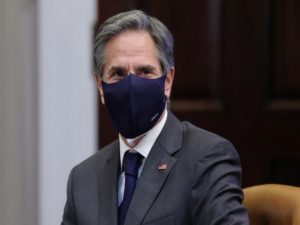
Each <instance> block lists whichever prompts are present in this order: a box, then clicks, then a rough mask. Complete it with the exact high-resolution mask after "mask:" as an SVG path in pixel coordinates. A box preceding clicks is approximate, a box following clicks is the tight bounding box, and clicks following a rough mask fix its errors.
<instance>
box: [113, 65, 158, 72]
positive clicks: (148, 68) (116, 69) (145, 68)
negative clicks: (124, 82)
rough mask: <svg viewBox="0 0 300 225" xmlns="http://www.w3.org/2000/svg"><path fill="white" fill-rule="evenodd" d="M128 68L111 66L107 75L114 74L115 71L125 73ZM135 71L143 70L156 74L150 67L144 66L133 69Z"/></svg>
mask: <svg viewBox="0 0 300 225" xmlns="http://www.w3.org/2000/svg"><path fill="white" fill-rule="evenodd" d="M127 69H128V68H127V67H123V66H113V67H111V68H110V69H109V70H108V74H114V73H115V72H117V71H122V72H124V71H126V70H127ZM135 70H137V71H143V70H150V71H152V72H156V68H155V67H154V66H152V65H149V64H146V65H140V66H137V67H136V68H135Z"/></svg>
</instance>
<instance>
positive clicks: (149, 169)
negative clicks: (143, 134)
mask: <svg viewBox="0 0 300 225" xmlns="http://www.w3.org/2000/svg"><path fill="white" fill-rule="evenodd" d="M176 161H177V159H176V158H174V157H172V156H170V155H169V154H168V153H167V152H166V151H165V150H163V149H162V147H161V145H160V144H159V143H158V142H156V143H155V145H154V146H153V148H152V150H151V152H150V154H149V156H148V158H147V160H146V162H145V166H144V169H143V171H142V174H141V176H140V179H139V180H138V183H137V186H136V189H135V193H134V195H133V198H132V201H131V203H130V207H129V210H128V214H127V217H126V218H127V219H126V221H125V225H140V224H141V223H142V221H143V219H144V217H145V215H146V214H147V212H148V210H149V209H150V207H151V205H152V203H153V202H154V200H155V199H156V197H157V195H158V194H159V192H160V190H161V189H162V188H163V185H164V183H165V181H166V179H167V177H168V175H169V173H170V171H171V170H172V168H173V167H174V165H175V164H176Z"/></svg>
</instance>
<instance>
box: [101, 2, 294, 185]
mask: <svg viewBox="0 0 300 225" xmlns="http://www.w3.org/2000/svg"><path fill="white" fill-rule="evenodd" d="M134 8H137V9H142V10H144V11H146V12H147V13H149V14H150V15H153V16H155V17H158V18H159V19H160V20H161V21H163V22H164V23H165V24H166V25H167V26H168V28H169V29H170V30H171V32H172V34H173V35H174V39H175V66H176V74H175V83H174V86H173V92H172V99H171V108H172V110H173V112H174V113H175V114H176V115H177V116H178V117H179V118H180V119H181V120H188V121H190V122H192V123H194V124H196V125H197V126H199V127H202V128H205V129H208V130H210V131H213V132H215V133H218V134H220V135H221V136H224V137H226V138H227V139H229V140H230V141H232V142H233V144H234V145H235V146H236V147H237V149H238V152H239V154H240V157H241V161H242V167H243V171H244V177H243V185H244V186H249V185H254V184H261V183H268V182H276V183H285V184H293V185H300V173H299V171H300V143H299V140H300V29H299V27H300V14H299V9H300V1H297V0H276V1H275V0H264V1H261V0H243V1H233V0H229V1H221V0H185V1H180V0H164V1H161V0H147V1H146V0H131V1H130V0H127V1H125V0H100V2H99V22H100V23H101V22H102V21H104V20H105V19H106V18H108V17H109V16H111V15H114V14H115V13H118V12H121V11H125V10H128V9H134ZM99 121H100V123H99V128H100V137H99V139H100V145H101V146H104V145H106V144H107V143H109V142H110V141H112V140H113V139H115V138H116V133H115V132H114V131H113V130H112V128H111V126H110V122H109V119H108V116H107V113H106V111H105V110H104V108H103V107H100V120H99Z"/></svg>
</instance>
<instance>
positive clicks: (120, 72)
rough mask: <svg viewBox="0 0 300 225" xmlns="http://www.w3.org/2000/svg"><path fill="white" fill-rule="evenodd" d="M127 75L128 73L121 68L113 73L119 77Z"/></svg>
mask: <svg viewBox="0 0 300 225" xmlns="http://www.w3.org/2000/svg"><path fill="white" fill-rule="evenodd" d="M125 75H126V73H125V72H124V71H123V70H121V69H118V70H116V71H115V72H114V73H113V76H118V77H124V76H125Z"/></svg>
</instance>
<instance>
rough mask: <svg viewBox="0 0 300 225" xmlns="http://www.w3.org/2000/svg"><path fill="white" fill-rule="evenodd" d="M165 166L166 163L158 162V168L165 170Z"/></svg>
mask: <svg viewBox="0 0 300 225" xmlns="http://www.w3.org/2000/svg"><path fill="white" fill-rule="evenodd" d="M167 167H168V165H167V164H165V163H163V164H160V165H159V166H158V170H166V169H167Z"/></svg>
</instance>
